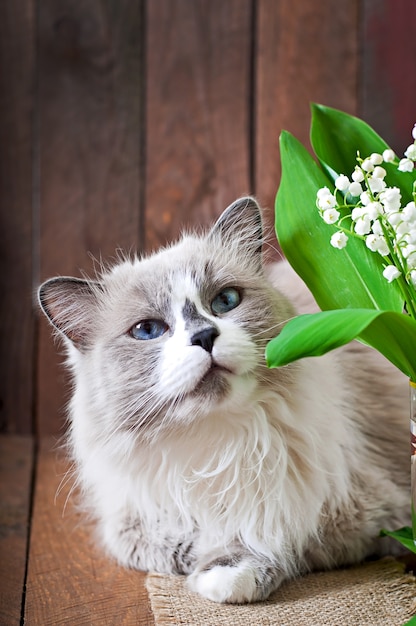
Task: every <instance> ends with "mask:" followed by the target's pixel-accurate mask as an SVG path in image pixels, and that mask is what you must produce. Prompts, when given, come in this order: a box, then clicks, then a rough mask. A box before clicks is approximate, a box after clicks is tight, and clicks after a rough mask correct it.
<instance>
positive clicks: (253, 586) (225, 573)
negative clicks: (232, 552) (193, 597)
mask: <svg viewBox="0 0 416 626" xmlns="http://www.w3.org/2000/svg"><path fill="white" fill-rule="evenodd" d="M188 587H189V588H190V589H191V590H192V591H195V592H196V593H199V594H200V595H201V596H204V598H208V599H209V600H213V601H214V602H222V603H224V602H228V603H232V604H239V603H246V602H255V601H256V600H259V599H260V598H259V587H258V581H257V578H256V569H255V568H253V567H250V565H248V564H247V563H244V562H241V563H239V564H237V565H214V566H213V567H212V568H210V569H207V570H204V571H199V572H194V573H193V574H191V575H190V576H189V577H188Z"/></svg>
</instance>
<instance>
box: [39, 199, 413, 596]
mask: <svg viewBox="0 0 416 626" xmlns="http://www.w3.org/2000/svg"><path fill="white" fill-rule="evenodd" d="M261 233H262V230H261V217H260V212H259V209H258V206H257V204H256V203H255V202H254V201H253V200H252V199H243V200H240V201H237V202H236V203H235V204H234V205H232V206H231V207H230V208H229V209H228V210H227V211H226V212H225V213H224V215H223V216H222V217H221V218H220V220H219V221H218V222H217V224H216V225H215V226H214V227H213V229H212V230H211V231H210V232H209V233H208V234H206V235H201V236H188V237H185V238H184V239H183V240H182V241H181V242H179V243H178V244H176V245H175V246H173V247H172V248H169V249H166V250H163V251H161V252H159V253H157V254H155V255H152V256H150V257H148V258H146V259H143V260H132V261H128V260H127V261H124V262H122V263H120V264H119V265H117V266H116V267H115V268H113V269H112V270H111V271H109V272H105V273H104V274H103V275H102V277H101V278H100V279H99V280H98V281H78V280H76V279H52V280H51V281H48V282H47V283H45V285H44V286H43V287H42V288H41V291H40V301H41V304H42V306H43V308H44V310H45V312H46V314H47V315H48V317H49V318H50V319H51V321H52V323H53V324H54V325H55V327H56V328H57V329H58V330H59V332H60V333H61V334H62V335H63V336H64V338H65V341H66V345H67V348H68V362H69V365H70V367H71V368H72V372H73V376H74V393H73V396H72V399H71V404H70V432H69V444H70V450H71V454H72V456H73V458H74V460H75V463H76V467H77V472H78V480H79V483H80V485H81V487H82V492H83V494H84V501H85V503H86V505H87V506H88V507H90V509H91V510H92V512H93V513H94V515H95V516H96V518H97V520H98V526H99V529H100V532H101V536H102V538H103V540H104V543H105V545H106V547H107V549H108V550H109V551H110V553H111V554H112V555H113V556H115V557H116V558H117V559H118V560H119V561H120V562H121V563H123V564H125V565H128V566H132V567H137V568H139V569H156V570H158V571H164V572H181V573H186V574H190V579H189V581H190V582H189V584H190V585H191V587H192V588H193V589H194V590H196V591H198V592H199V593H202V594H203V595H205V596H206V597H209V598H211V599H214V600H218V601H228V602H241V601H253V600H258V599H262V598H265V597H267V595H268V594H269V593H270V592H271V591H272V590H273V589H274V588H276V587H277V586H278V585H279V584H280V582H281V580H283V579H284V578H285V577H287V576H292V575H294V574H295V573H296V572H301V571H305V569H307V568H308V567H322V566H323V567H328V566H333V565H336V564H342V563H350V562H354V561H357V560H359V559H361V558H363V557H365V556H366V555H367V554H369V553H371V552H372V551H373V550H374V548H375V545H376V540H377V536H378V532H379V530H380V528H381V527H383V526H384V527H388V526H392V525H393V524H394V526H398V525H404V524H405V523H406V522H407V516H408V499H409V488H408V474H409V472H408V464H407V462H408V458H407V450H406V445H405V444H404V443H403V442H405V441H406V436H407V419H406V414H407V406H406V405H407V401H406V400H407V398H406V391H407V390H406V381H405V380H404V377H403V376H401V375H400V374H399V373H398V372H397V371H396V370H395V369H394V368H392V367H391V366H389V365H388V364H387V363H386V362H385V361H383V360H381V359H380V358H379V357H378V356H377V355H376V354H375V353H374V352H371V351H370V350H368V349H365V348H363V347H360V346H357V345H356V344H353V345H351V346H349V347H347V348H346V349H344V350H342V351H340V352H337V353H333V354H329V355H327V356H325V357H321V358H319V359H309V360H304V361H301V362H299V363H296V364H293V365H291V366H288V367H286V368H280V369H276V370H270V369H268V368H267V367H266V364H265V359H264V351H265V347H266V345H267V342H268V341H269V340H270V339H271V338H272V337H273V336H275V335H276V334H277V333H278V332H279V330H280V329H281V327H282V326H283V324H284V323H285V322H286V321H287V320H288V319H289V318H290V317H292V316H293V315H294V311H295V309H297V310H299V311H301V312H305V311H307V310H310V309H309V307H311V306H312V307H313V306H314V305H313V302H312V300H311V297H310V295H309V294H308V292H307V290H306V289H305V287H304V285H303V284H302V283H301V281H299V279H298V278H297V277H296V276H294V274H293V273H292V272H291V271H290V269H289V268H288V266H287V265H286V264H278V265H276V266H274V267H272V268H269V269H265V268H264V267H263V265H262V260H261V243H262V234H261Z"/></svg>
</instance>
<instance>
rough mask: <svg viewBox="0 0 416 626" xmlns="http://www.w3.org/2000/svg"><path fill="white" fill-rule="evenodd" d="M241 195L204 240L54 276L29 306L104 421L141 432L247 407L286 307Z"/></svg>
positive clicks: (251, 209) (258, 222)
mask: <svg viewBox="0 0 416 626" xmlns="http://www.w3.org/2000/svg"><path fill="white" fill-rule="evenodd" d="M262 243H263V232H262V219H261V212H260V209H259V207H258V205H257V203H256V202H255V200H254V199H252V198H241V199H239V200H237V201H236V202H234V203H233V204H232V205H231V206H230V207H228V209H226V210H225V211H224V213H223V214H222V215H221V217H220V218H219V220H218V221H217V222H216V224H215V225H214V226H213V227H212V229H211V230H210V231H209V232H208V233H206V234H204V235H202V236H201V235H185V236H184V237H183V238H182V239H181V240H180V241H179V242H178V243H177V244H175V245H173V246H171V247H169V248H166V249H163V250H161V251H160V252H158V253H156V254H153V255H151V256H149V257H147V258H143V259H134V260H126V261H123V262H121V263H119V264H117V265H115V266H114V267H113V268H112V269H111V270H110V271H106V272H103V273H102V275H101V276H100V277H99V279H98V280H95V281H89V280H79V279H75V278H65V277H63V278H53V279H51V280H48V281H46V282H45V283H44V284H43V285H41V287H40V289H39V302H40V305H41V307H42V309H43V311H44V312H45V314H46V315H47V317H48V318H49V320H50V321H51V322H52V324H53V325H54V326H55V328H56V329H57V330H58V332H59V334H60V335H61V336H62V337H64V339H65V341H66V343H67V346H68V351H69V359H70V362H71V364H72V367H73V370H74V374H75V379H76V391H75V393H76V394H77V393H78V396H79V398H81V399H80V400H79V401H78V403H79V402H81V403H82V402H84V403H85V405H86V406H85V408H86V411H88V412H90V413H94V414H96V415H97V416H99V418H97V419H99V420H101V421H102V423H103V425H104V424H106V423H107V422H113V423H114V424H117V428H121V429H123V428H127V429H129V430H131V429H135V430H137V431H144V432H145V431H146V430H149V429H152V428H155V427H158V428H162V427H163V426H169V427H170V428H172V427H175V426H179V425H185V424H189V423H190V422H192V421H195V420H196V419H197V418H198V417H201V416H202V417H203V416H205V415H207V414H208V413H213V412H215V411H219V410H221V409H222V410H224V409H225V410H227V411H228V412H229V411H230V410H231V409H232V407H234V408H236V409H237V408H238V406H239V405H240V406H243V405H244V403H249V402H250V398H252V396H253V394H256V393H257V391H258V389H260V388H261V387H262V385H263V386H264V385H266V384H267V381H268V379H269V372H268V370H267V368H266V364H265V360H264V350H265V346H266V343H267V341H268V340H269V339H271V338H272V337H273V336H275V335H276V334H277V332H278V331H279V330H280V327H281V325H282V323H283V322H284V321H285V320H286V319H288V318H289V317H290V316H291V314H292V310H291V307H290V305H289V303H288V302H287V301H286V300H285V299H284V298H283V296H281V295H280V294H278V293H277V292H276V291H275V290H274V289H273V288H272V286H271V285H270V284H269V282H268V281H267V279H266V278H265V276H264V272H263V265H262Z"/></svg>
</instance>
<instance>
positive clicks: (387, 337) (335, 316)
mask: <svg viewBox="0 0 416 626" xmlns="http://www.w3.org/2000/svg"><path fill="white" fill-rule="evenodd" d="M353 339H359V340H360V341H362V342H363V343H366V344H368V345H369V346H371V347H373V348H375V349H376V350H378V351H379V352H381V354H383V355H384V356H385V357H386V358H387V359H388V360H389V361H390V362H391V363H393V364H394V365H395V366H396V367H398V368H399V369H400V370H401V371H402V372H403V373H404V374H406V376H408V377H409V378H410V379H411V380H416V360H415V359H413V358H409V355H410V356H411V357H413V355H414V354H416V322H415V320H413V319H412V318H411V317H409V316H408V315H405V314H403V313H397V312H396V311H379V310H375V309H342V310H336V311H323V312H320V313H314V314H310V315H299V316H298V317H295V318H293V319H292V320H290V321H289V322H288V323H287V324H286V325H285V326H284V327H283V329H282V331H281V332H280V334H279V335H278V336H277V337H275V339H272V340H271V341H270V342H269V343H268V345H267V347H266V360H267V364H268V366H269V367H282V366H284V365H287V364H288V363H291V362H293V361H296V360H298V359H302V358H305V357H311V356H321V355H322V354H325V353H326V352H329V351H330V350H333V349H334V348H338V347H340V346H343V345H345V344H347V343H349V342H350V341H352V340H353Z"/></svg>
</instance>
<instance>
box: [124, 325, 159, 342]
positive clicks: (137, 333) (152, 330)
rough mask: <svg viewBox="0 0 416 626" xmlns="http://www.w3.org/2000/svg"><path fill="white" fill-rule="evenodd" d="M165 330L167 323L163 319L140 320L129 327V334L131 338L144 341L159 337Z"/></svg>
mask: <svg viewBox="0 0 416 626" xmlns="http://www.w3.org/2000/svg"><path fill="white" fill-rule="evenodd" d="M167 330H168V325H167V324H166V323H165V322H164V321H163V320H142V321H141V322H138V323H137V324H135V325H134V326H132V328H130V331H129V335H130V336H131V337H133V339H140V340H144V341H146V340H147V339H157V338H158V337H161V336H162V335H164V334H165V332H166V331H167Z"/></svg>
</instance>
